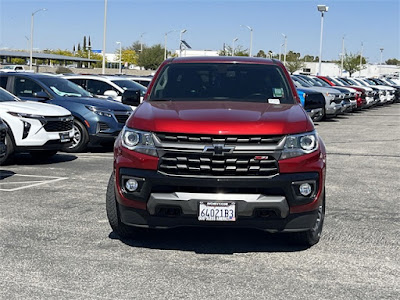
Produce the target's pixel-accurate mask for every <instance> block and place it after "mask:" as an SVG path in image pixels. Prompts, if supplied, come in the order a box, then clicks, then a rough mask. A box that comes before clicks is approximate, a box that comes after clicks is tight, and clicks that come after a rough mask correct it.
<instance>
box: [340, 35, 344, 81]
mask: <svg viewBox="0 0 400 300" xmlns="http://www.w3.org/2000/svg"><path fill="white" fill-rule="evenodd" d="M344 37H345V35H344V36H343V37H342V53H341V63H340V76H342V75H343V60H344Z"/></svg>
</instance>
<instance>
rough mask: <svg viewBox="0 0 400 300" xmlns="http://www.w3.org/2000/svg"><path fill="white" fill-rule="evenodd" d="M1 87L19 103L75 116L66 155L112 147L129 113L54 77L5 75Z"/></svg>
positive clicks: (2, 75)
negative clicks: (58, 109)
mask: <svg viewBox="0 0 400 300" xmlns="http://www.w3.org/2000/svg"><path fill="white" fill-rule="evenodd" d="M0 86H1V87H2V88H4V89H6V90H8V91H9V92H11V93H13V94H14V95H16V96H18V97H19V98H21V99H22V100H31V101H41V102H46V103H49V104H55V105H59V106H62V107H64V108H66V109H68V110H69V111H70V112H71V113H72V115H73V116H74V129H75V132H74V137H73V140H72V143H71V144H69V145H67V146H65V148H64V149H63V150H64V151H66V152H82V151H84V150H85V149H86V147H87V146H88V145H89V144H91V145H93V144H107V143H112V142H113V141H114V139H115V138H116V137H117V136H118V134H119V132H120V131H121V129H122V127H123V126H124V124H125V121H126V120H127V119H128V117H129V116H130V114H131V113H132V109H131V107H130V106H128V105H124V104H122V103H120V102H117V101H114V100H105V99H99V98H94V97H93V96H92V95H91V94H90V93H88V92H87V91H85V90H84V89H83V88H81V87H80V86H78V85H76V84H74V83H72V82H70V81H68V80H67V79H64V78H61V77H59V76H56V75H49V74H39V73H4V74H1V75H0Z"/></svg>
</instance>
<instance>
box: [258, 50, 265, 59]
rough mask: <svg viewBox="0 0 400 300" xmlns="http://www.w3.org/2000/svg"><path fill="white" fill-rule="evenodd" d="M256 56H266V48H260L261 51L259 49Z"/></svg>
mask: <svg viewBox="0 0 400 300" xmlns="http://www.w3.org/2000/svg"><path fill="white" fill-rule="evenodd" d="M256 57H263V58H266V57H267V55H266V54H265V52H264V50H260V51H258V53H257V55H256Z"/></svg>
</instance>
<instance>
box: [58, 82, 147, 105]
mask: <svg viewBox="0 0 400 300" xmlns="http://www.w3.org/2000/svg"><path fill="white" fill-rule="evenodd" d="M64 78H66V79H68V80H69V81H72V82H73V83H76V84H78V85H80V86H81V87H83V88H84V89H85V90H87V91H88V92H90V93H92V94H93V95H94V96H96V97H99V98H106V99H112V100H116V101H119V102H122V103H124V101H123V100H124V94H126V93H127V91H139V92H140V101H143V97H144V95H145V94H146V91H147V88H146V87H144V86H143V85H141V84H139V83H136V82H134V81H133V80H130V79H127V78H125V77H121V76H103V75H65V76H64ZM132 108H135V107H132Z"/></svg>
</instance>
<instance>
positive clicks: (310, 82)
mask: <svg viewBox="0 0 400 300" xmlns="http://www.w3.org/2000/svg"><path fill="white" fill-rule="evenodd" d="M299 77H300V78H301V79H303V80H304V81H306V82H308V83H309V84H311V85H312V86H321V85H320V84H319V83H318V82H316V81H315V80H314V79H312V78H310V77H307V76H299Z"/></svg>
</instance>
